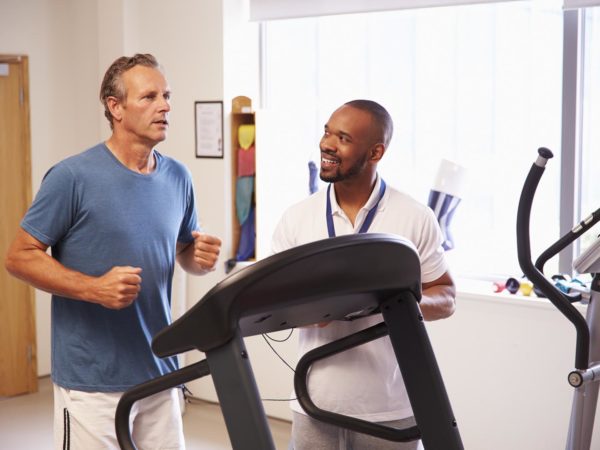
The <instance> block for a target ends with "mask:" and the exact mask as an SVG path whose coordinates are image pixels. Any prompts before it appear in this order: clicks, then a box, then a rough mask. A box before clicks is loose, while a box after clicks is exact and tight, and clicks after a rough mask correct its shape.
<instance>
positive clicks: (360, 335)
mask: <svg viewBox="0 0 600 450" xmlns="http://www.w3.org/2000/svg"><path fill="white" fill-rule="evenodd" d="M420 298H421V272H420V261H419V256H418V254H417V252H416V250H415V248H414V246H413V244H412V243H411V242H409V241H408V240H406V239H403V238H401V237H399V236H396V235H391V234H383V233H369V234H356V235H347V236H340V237H335V238H329V239H324V240H321V241H316V242H312V243H309V244H305V245H301V246H298V247H294V248H292V249H289V250H286V251H284V252H281V253H278V254H275V255H273V256H270V257H268V258H265V259H263V260H260V261H257V262H256V263H255V264H253V265H251V266H249V267H246V268H244V269H242V270H240V271H239V272H236V273H234V274H232V275H230V276H229V277H227V278H225V279H224V280H222V281H221V282H220V283H218V284H217V285H215V286H214V287H213V288H212V289H211V290H210V291H209V292H208V293H207V294H206V295H205V296H204V297H203V298H202V299H200V300H199V301H198V302H197V303H196V304H195V305H194V306H193V307H192V308H190V309H189V310H188V311H187V312H186V313H185V314H184V315H183V316H182V317H180V318H179V319H178V320H176V321H175V322H173V323H172V324H171V325H169V326H168V327H166V328H165V329H163V330H162V331H160V332H159V333H158V334H157V335H156V336H155V337H154V339H153V341H152V350H153V352H154V353H155V354H156V355H157V356H159V357H168V356H173V355H176V354H179V353H183V352H187V351H190V350H194V349H196V350H199V351H202V352H204V353H205V356H206V359H204V360H202V361H200V362H198V363H195V364H192V365H189V366H186V367H183V368H181V369H179V370H177V371H175V372H172V373H169V374H167V375H164V376H161V377H158V378H156V379H153V380H150V381H148V382H145V383H142V384H140V385H138V386H135V387H133V388H131V389H129V390H128V391H127V392H125V394H124V395H123V396H122V398H121V400H120V401H119V404H118V406H117V411H116V417H115V426H116V432H117V438H118V441H119V445H120V446H121V448H122V449H124V450H134V449H135V445H134V443H133V441H132V439H131V430H130V429H129V415H130V412H131V408H132V406H133V404H134V403H135V402H136V401H137V400H140V399H142V398H145V397H148V396H150V395H153V394H156V393H158V392H161V391H163V390H166V389H169V388H173V387H176V386H180V385H182V384H184V383H187V382H190V381H192V380H194V379H197V378H200V377H203V376H207V375H211V376H212V380H213V383H214V386H215V390H216V393H217V397H218V400H219V405H220V407H221V411H222V413H223V417H224V419H225V424H226V427H227V431H228V434H229V439H230V441H231V445H232V448H234V449H235V450H257V449H265V450H270V449H275V446H274V443H273V438H272V436H271V432H270V430H269V427H268V423H267V418H266V415H265V412H264V409H263V405H262V402H261V399H260V395H259V392H258V388H257V386H256V382H255V379H254V375H253V372H252V366H251V361H250V355H249V354H248V352H247V351H246V348H245V346H244V337H246V336H253V335H257V334H262V333H270V332H275V331H280V330H286V329H290V328H296V327H302V326H307V325H312V324H316V323H319V322H323V321H331V320H355V319H357V318H359V317H364V316H367V315H371V314H381V317H382V321H381V322H380V323H379V324H377V325H374V326H372V327H369V328H366V329H364V330H362V331H359V332H357V333H354V334H351V335H349V336H347V337H344V338H342V339H339V340H337V341H334V342H331V343H328V344H326V345H324V346H321V347H318V348H316V349H314V350H312V351H310V352H308V353H307V354H305V355H304V356H303V357H302V358H301V359H300V361H299V362H298V364H297V368H296V372H295V375H294V388H295V391H296V396H297V398H298V401H299V402H300V404H301V405H302V407H303V408H304V410H305V411H306V413H307V414H308V415H309V416H311V417H313V418H314V419H316V420H321V421H323V422H326V423H329V424H332V425H335V426H340V427H344V428H347V429H350V430H353V431H357V432H361V433H366V434H369V435H373V436H377V437H380V438H383V439H387V440H391V441H397V442H407V441H413V440H416V439H421V440H422V443H423V446H424V447H425V449H426V450H459V449H463V444H462V441H461V437H460V433H459V430H458V426H457V423H456V420H455V418H454V415H453V413H452V408H451V405H450V401H449V399H448V395H447V393H446V389H445V386H444V382H443V380H442V376H441V373H440V371H439V368H438V365H437V362H436V359H435V355H434V352H433V349H432V347H431V344H430V342H429V338H428V336H427V332H426V329H425V324H424V321H423V316H422V315H421V312H420V309H419V306H418V303H419V300H420ZM385 336H389V339H390V340H391V343H392V346H393V349H394V353H395V356H396V359H397V361H398V365H399V367H400V371H401V373H402V377H403V379H404V383H405V385H406V389H407V393H408V397H409V399H410V402H411V406H412V409H413V412H414V416H415V420H416V425H415V426H412V427H408V428H405V429H396V428H391V427H387V426H383V425H380V424H376V423H371V422H368V421H364V420H359V419H356V418H352V417H348V416H345V415H341V414H337V413H333V412H331V411H325V410H322V409H320V408H319V407H317V406H316V405H315V404H314V403H313V402H312V400H311V398H310V396H309V393H308V388H307V377H308V371H309V369H310V366H311V364H313V363H314V362H315V361H318V360H319V359H322V358H325V357H327V356H330V355H333V354H336V353H339V352H342V351H344V350H348V349H350V348H353V347H356V346H358V345H361V344H363V343H366V342H369V341H372V340H374V339H379V338H382V337H385ZM372 382H373V383H377V382H378V380H376V379H373V380H372Z"/></svg>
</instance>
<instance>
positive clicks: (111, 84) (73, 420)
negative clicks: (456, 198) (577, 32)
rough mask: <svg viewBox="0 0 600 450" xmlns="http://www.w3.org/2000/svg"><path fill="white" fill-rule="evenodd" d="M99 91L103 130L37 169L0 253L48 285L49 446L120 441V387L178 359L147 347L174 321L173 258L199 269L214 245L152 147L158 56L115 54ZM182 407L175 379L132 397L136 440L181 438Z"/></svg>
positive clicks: (177, 443) (175, 442)
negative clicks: (96, 139) (167, 387)
mask: <svg viewBox="0 0 600 450" xmlns="http://www.w3.org/2000/svg"><path fill="white" fill-rule="evenodd" d="M100 99H101V101H102V102H103V104H104V107H105V115H106V117H107V119H108V120H109V122H110V124H111V128H112V135H111V137H110V138H109V139H108V140H107V141H106V142H105V143H102V144H98V145H96V146H95V147H92V148H90V149H88V150H86V151H85V152H83V153H80V154H78V155H75V156H72V157H70V158H67V159H65V160H63V161H61V162H60V163H58V164H56V165H55V166H54V167H52V168H51V169H50V170H49V171H48V172H47V173H46V175H45V177H44V180H43V182H42V185H41V187H40V190H39V192H38V194H37V196H36V198H35V200H34V202H33V204H32V205H31V207H30V208H29V210H28V211H27V213H26V215H25V217H24V218H23V221H22V222H21V229H19V231H18V232H17V235H16V237H15V240H14V242H13V244H12V246H11V248H10V250H9V252H8V255H7V259H6V267H7V269H8V270H9V271H10V272H11V273H12V274H13V275H14V276H16V277H18V278H21V279H22V280H25V281H26V282H28V283H30V284H32V285H33V286H35V287H36V288H38V289H42V290H44V291H47V292H50V293H52V380H53V382H54V400H55V401H54V403H55V419H54V421H55V448H57V449H58V448H78V449H79V448H81V449H92V448H103V449H118V448H119V447H118V444H117V440H116V436H115V430H114V412H115V409H116V405H117V403H118V401H119V398H120V396H121V394H122V392H123V391H125V390H127V389H128V388H130V387H132V386H134V385H136V384H139V383H141V382H144V381H146V380H148V379H150V378H154V377H157V376H160V375H163V374H165V373H168V372H171V371H173V370H175V369H176V368H177V361H176V359H174V358H167V359H164V360H163V359H159V358H157V357H155V356H154V355H153V353H152V350H151V347H150V344H151V340H152V337H153V336H154V335H155V334H156V333H157V332H158V331H159V330H161V329H162V328H164V327H166V326H167V325H168V324H169V323H170V321H171V315H170V305H171V285H172V278H173V270H174V264H175V260H177V262H178V263H179V264H180V265H181V266H182V267H183V268H184V270H186V271H187V272H190V273H194V274H203V273H206V272H207V271H211V270H213V269H214V267H215V264H216V262H217V259H218V255H219V251H220V246H221V241H220V240H219V239H218V238H216V237H213V236H209V235H206V234H203V233H201V232H200V231H199V230H198V228H199V227H198V222H197V216H196V208H195V203H194V189H193V185H192V179H191V176H190V173H189V171H188V170H187V169H186V168H185V167H184V166H183V165H182V164H181V163H179V162H177V161H175V160H174V159H172V158H169V157H167V156H164V155H162V154H160V153H158V152H157V151H156V150H154V146H155V145H156V144H158V143H159V142H161V141H163V140H164V139H165V138H166V134H167V129H168V125H169V123H168V115H169V111H170V90H169V87H168V84H167V81H166V79H165V77H164V75H163V73H162V70H161V68H160V66H159V65H158V63H157V61H156V59H155V58H154V57H153V56H152V55H141V54H138V55H135V56H133V57H121V58H119V59H117V60H116V61H115V62H114V63H113V64H112V65H111V67H110V68H109V69H108V70H107V72H106V74H105V76H104V80H103V82H102V87H101V91H100ZM48 247H50V248H51V250H52V254H51V255H48V254H47V253H46V250H47V248H48ZM179 411H180V409H179V406H178V396H177V394H176V392H175V391H174V390H172V391H168V392H165V393H161V394H157V395H156V396H153V397H150V398H148V399H145V400H142V401H140V402H138V403H136V405H135V408H134V410H133V411H132V420H133V439H134V441H135V442H136V444H137V445H138V447H140V448H150V447H151V448H168V449H184V448H185V444H184V441H183V432H182V426H181V415H180V413H179Z"/></svg>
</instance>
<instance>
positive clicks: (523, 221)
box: [517, 148, 600, 450]
mask: <svg viewBox="0 0 600 450" xmlns="http://www.w3.org/2000/svg"><path fill="white" fill-rule="evenodd" d="M538 154H539V156H538V158H537V160H536V161H535V162H534V164H533V165H532V166H531V169H530V171H529V174H528V175H527V178H526V180H525V184H524V185H523V190H522V192H521V198H520V200H519V208H518V212H517V251H518V257H519V265H520V266H521V270H523V273H524V274H525V276H527V277H528V278H529V280H531V282H532V283H533V284H534V285H535V287H536V288H537V290H539V291H541V292H542V293H543V294H544V295H545V296H546V297H547V298H548V299H549V300H550V301H551V302H552V303H553V304H554V306H556V307H557V308H558V310H559V311H560V312H561V313H562V314H563V315H564V316H565V317H566V318H567V319H568V320H569V321H571V323H573V325H574V326H575V329H576V332H577V340H576V348H575V369H574V370H572V371H571V372H570V373H569V375H568V382H569V384H570V385H571V386H572V387H573V388H575V391H574V394H573V404H572V409H571V418H570V423H569V433H568V435H567V445H566V449H567V450H589V449H590V445H591V442H592V431H593V428H594V418H595V413H596V405H597V402H598V387H599V384H598V382H599V381H600V306H599V305H598V303H599V302H600V238H598V239H596V241H595V242H594V244H592V245H591V246H590V247H589V248H588V249H587V250H585V251H584V252H583V253H582V254H581V255H580V256H579V257H578V258H577V259H575V261H573V268H574V269H575V270H576V271H577V272H579V273H581V274H584V273H589V274H592V277H593V278H592V282H591V285H590V289H589V291H584V292H575V293H568V294H567V293H564V292H562V291H561V290H559V289H558V288H557V287H555V286H554V285H553V284H552V283H551V282H550V281H549V280H548V279H547V278H546V276H545V275H544V264H545V263H546V261H548V260H549V259H550V258H552V257H553V256H555V255H556V254H558V253H559V252H560V251H561V250H562V249H564V248H566V247H567V246H568V245H570V244H572V243H573V242H574V241H575V240H577V239H578V238H579V237H580V236H581V235H582V234H584V233H585V232H586V231H588V230H589V229H590V228H592V227H593V226H594V225H595V224H596V223H597V222H598V221H600V209H597V210H596V211H594V212H593V213H592V214H590V215H589V216H588V217H586V218H585V219H584V220H583V221H581V222H580V223H579V224H577V225H576V226H575V227H574V228H573V229H572V230H571V231H570V232H569V233H567V234H566V235H564V236H563V237H561V238H560V239H559V240H558V241H556V242H555V243H554V244H552V245H551V246H550V247H549V248H548V249H547V250H545V251H544V252H543V253H542V254H541V255H540V256H539V258H538V259H537V260H536V263H535V265H534V264H533V262H532V259H531V245H530V240H529V236H530V235H529V226H530V225H529V222H530V215H531V205H532V203H533V197H534V196H535V191H536V189H537V186H538V183H539V181H540V179H541V177H542V175H543V173H544V170H545V166H546V163H547V162H548V160H549V159H550V158H552V157H553V155H552V152H551V151H550V150H548V149H547V148H540V149H538ZM577 302H581V303H582V304H587V314H586V317H583V315H582V314H581V313H580V312H579V310H578V309H577V308H575V307H574V306H573V304H574V303H577Z"/></svg>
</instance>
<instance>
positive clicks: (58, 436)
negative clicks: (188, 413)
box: [54, 384, 185, 450]
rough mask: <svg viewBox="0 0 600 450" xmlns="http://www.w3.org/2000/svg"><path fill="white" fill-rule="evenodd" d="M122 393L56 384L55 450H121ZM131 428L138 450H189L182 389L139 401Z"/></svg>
mask: <svg viewBox="0 0 600 450" xmlns="http://www.w3.org/2000/svg"><path fill="white" fill-rule="evenodd" d="M122 394H123V393H122V392H82V391H75V390H72V389H65V388H62V387H60V386H57V385H56V384H55V385H54V448H55V450H96V449H98V450H113V449H114V450H119V444H118V442H117V435H116V432H115V411H116V409H117V403H118V402H119V399H120V398H121V395H122ZM129 426H130V430H131V435H132V437H133V441H134V443H135V445H136V447H137V448H138V450H185V442H184V438H183V425H182V422H181V407H180V400H179V390H178V389H169V390H167V391H164V392H160V393H158V394H155V395H152V396H150V397H148V398H145V399H142V400H139V401H137V402H135V403H134V404H133V407H132V408H131V415H130V418H129Z"/></svg>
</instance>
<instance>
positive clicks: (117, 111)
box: [106, 97, 123, 122]
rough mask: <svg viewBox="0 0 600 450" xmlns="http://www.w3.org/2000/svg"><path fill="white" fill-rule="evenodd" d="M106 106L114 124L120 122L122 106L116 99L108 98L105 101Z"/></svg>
mask: <svg viewBox="0 0 600 450" xmlns="http://www.w3.org/2000/svg"><path fill="white" fill-rule="evenodd" d="M106 105H107V106H108V110H109V111H110V113H111V115H112V116H113V119H114V120H115V121H116V122H120V121H121V119H122V118H123V104H122V103H121V101H120V100H119V99H118V98H117V97H108V98H107V99H106Z"/></svg>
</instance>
